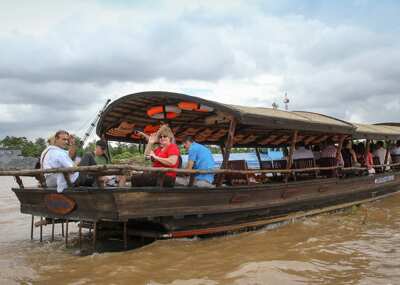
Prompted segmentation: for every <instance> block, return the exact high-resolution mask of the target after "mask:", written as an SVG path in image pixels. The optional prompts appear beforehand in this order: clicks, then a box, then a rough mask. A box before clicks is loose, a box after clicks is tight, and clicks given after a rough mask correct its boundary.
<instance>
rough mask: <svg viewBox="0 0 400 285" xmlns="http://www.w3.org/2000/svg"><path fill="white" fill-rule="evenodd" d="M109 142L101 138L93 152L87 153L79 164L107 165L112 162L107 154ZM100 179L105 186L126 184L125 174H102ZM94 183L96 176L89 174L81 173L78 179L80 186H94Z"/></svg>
mask: <svg viewBox="0 0 400 285" xmlns="http://www.w3.org/2000/svg"><path fill="white" fill-rule="evenodd" d="M107 147H108V146H107V142H106V141H103V140H99V141H97V142H96V148H95V150H94V153H93V152H88V153H86V154H85V155H84V156H83V157H82V159H81V161H80V163H79V166H90V165H105V164H110V163H111V160H110V158H109V157H108V155H107ZM100 181H101V182H102V183H103V186H116V184H118V186H124V185H125V182H126V177H125V176H123V175H119V176H115V175H108V176H101V177H100ZM93 183H94V177H93V176H92V175H89V174H81V175H80V176H79V179H78V181H77V184H78V185H80V186H92V185H93Z"/></svg>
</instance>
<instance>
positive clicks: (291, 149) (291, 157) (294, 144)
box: [285, 130, 299, 182]
mask: <svg viewBox="0 0 400 285" xmlns="http://www.w3.org/2000/svg"><path fill="white" fill-rule="evenodd" d="M298 133H299V131H298V130H295V131H294V132H293V137H292V142H291V143H290V149H289V156H288V161H287V167H286V169H287V170H290V169H291V168H292V164H293V152H294V148H295V147H296V142H297V135H298ZM289 175H290V173H289V174H287V175H286V177H285V182H287V181H288V178H289Z"/></svg>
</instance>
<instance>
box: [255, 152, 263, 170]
mask: <svg viewBox="0 0 400 285" xmlns="http://www.w3.org/2000/svg"><path fill="white" fill-rule="evenodd" d="M255 150H256V155H257V159H258V164H259V165H260V169H262V162H261V155H260V149H259V148H258V147H256V148H255Z"/></svg>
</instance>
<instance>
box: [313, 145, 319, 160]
mask: <svg viewBox="0 0 400 285" xmlns="http://www.w3.org/2000/svg"><path fill="white" fill-rule="evenodd" d="M312 152H313V155H314V158H315V160H318V159H320V158H321V148H320V147H319V145H314V146H313V147H312Z"/></svg>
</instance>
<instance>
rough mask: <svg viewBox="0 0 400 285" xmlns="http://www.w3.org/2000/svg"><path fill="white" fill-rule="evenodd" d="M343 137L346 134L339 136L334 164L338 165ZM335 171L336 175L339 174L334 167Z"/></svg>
mask: <svg viewBox="0 0 400 285" xmlns="http://www.w3.org/2000/svg"><path fill="white" fill-rule="evenodd" d="M345 138H346V135H341V136H340V140H339V145H338V148H337V150H336V166H338V165H339V161H340V157H341V155H342V148H343V142H344V140H345ZM343 166H344V165H343ZM335 172H336V177H337V176H339V172H338V169H337V168H336V170H335Z"/></svg>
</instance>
